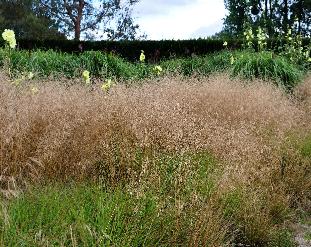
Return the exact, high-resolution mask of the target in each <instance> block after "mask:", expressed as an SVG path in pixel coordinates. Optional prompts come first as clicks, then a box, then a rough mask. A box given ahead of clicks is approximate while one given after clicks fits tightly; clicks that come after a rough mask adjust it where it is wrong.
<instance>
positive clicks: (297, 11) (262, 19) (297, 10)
mask: <svg viewBox="0 0 311 247" xmlns="http://www.w3.org/2000/svg"><path fill="white" fill-rule="evenodd" d="M225 7H226V9H227V10H228V12H229V13H228V15H227V16H226V18H225V21H224V29H223V31H222V32H221V33H219V34H218V36H228V35H229V36H236V37H239V36H240V37H241V36H242V34H243V31H244V28H245V24H248V25H250V26H251V27H252V28H253V31H255V30H257V29H258V27H262V28H263V29H266V30H267V34H268V36H269V37H276V36H279V35H280V36H285V35H286V33H287V30H288V28H289V27H291V28H292V29H293V32H294V33H295V34H300V35H302V36H303V37H308V36H310V31H311V29H310V28H311V25H310V19H311V18H310V17H311V14H310V13H311V11H310V10H311V4H310V1H307V0H292V1H289V0H282V1H273V0H250V1H247V0H243V1H237V0H225Z"/></svg>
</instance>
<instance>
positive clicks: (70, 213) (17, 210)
mask: <svg viewBox="0 0 311 247" xmlns="http://www.w3.org/2000/svg"><path fill="white" fill-rule="evenodd" d="M163 67H164V65H163ZM0 80H1V82H0V106H1V107H0V154H1V159H0V169H1V170H0V174H1V178H0V179H1V191H2V199H1V208H0V214H1V217H0V243H1V245H2V246H275V247H276V246H284V247H286V246H295V242H294V235H295V233H294V232H293V230H292V228H291V225H292V224H294V223H295V222H296V221H297V220H299V217H298V215H299V214H298V213H297V212H301V211H302V212H309V211H310V208H311V206H310V199H311V194H310V193H311V165H310V164H311V131H310V120H311V119H310V116H311V115H310V113H311V78H310V77H306V78H305V79H304V81H303V82H302V83H300V84H299V85H293V88H292V89H291V93H288V92H285V91H284V90H283V88H282V87H277V86H276V84H275V83H270V82H267V81H260V80H259V79H253V80H252V81H249V80H246V81H245V80H242V79H238V78H236V79H234V78H232V77H230V76H228V75H226V74H224V73H221V74H211V76H209V77H202V76H200V75H196V76H195V77H194V76H191V75H190V77H182V76H178V75H175V76H162V77H159V78H155V79H152V78H151V79H145V80H144V81H143V83H139V84H137V85H135V84H131V85H128V84H126V83H125V84H122V83H119V84H117V85H115V86H113V87H112V88H111V89H110V91H109V92H105V91H103V90H101V89H100V85H97V84H93V85H91V86H89V87H86V86H85V85H83V84H81V83H80V84H79V83H78V84H74V85H71V84H72V83H71V79H59V80H58V81H54V80H53V81H49V80H48V79H45V82H43V80H42V79H38V80H37V81H31V82H29V81H27V82H25V83H23V84H21V85H19V86H15V85H13V84H11V83H10V82H9V81H10V79H9V78H7V77H6V76H5V75H2V76H1V79H0ZM68 82H69V83H68ZM33 87H35V88H36V90H35V91H34V90H32V89H33Z"/></svg>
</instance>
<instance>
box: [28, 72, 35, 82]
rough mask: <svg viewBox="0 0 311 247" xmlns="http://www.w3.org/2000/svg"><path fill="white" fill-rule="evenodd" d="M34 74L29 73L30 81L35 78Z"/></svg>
mask: <svg viewBox="0 0 311 247" xmlns="http://www.w3.org/2000/svg"><path fill="white" fill-rule="evenodd" d="M34 76H35V75H34V73H32V72H29V73H28V80H32V79H33V78H34Z"/></svg>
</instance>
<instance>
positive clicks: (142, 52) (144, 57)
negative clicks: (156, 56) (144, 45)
mask: <svg viewBox="0 0 311 247" xmlns="http://www.w3.org/2000/svg"><path fill="white" fill-rule="evenodd" d="M145 59H146V56H145V54H144V51H143V50H141V53H140V56H139V61H141V62H142V63H143V62H145Z"/></svg>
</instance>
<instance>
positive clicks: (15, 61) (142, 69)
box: [0, 49, 310, 90]
mask: <svg viewBox="0 0 311 247" xmlns="http://www.w3.org/2000/svg"><path fill="white" fill-rule="evenodd" d="M147 60H148V58H147ZM304 61H305V63H303V64H301V65H297V64H295V63H294V62H292V61H290V59H289V58H287V57H286V56H283V55H280V54H275V53H273V52H268V51H265V52H254V51H249V50H241V51H229V50H224V51H222V52H218V53H215V54H210V55H206V56H193V57H188V58H171V59H168V60H163V61H159V62H158V64H152V63H148V62H139V60H138V61H137V62H134V63H132V62H128V61H126V60H125V59H123V58H121V57H118V56H117V55H114V54H111V53H110V54H108V53H105V52H100V51H87V52H83V53H81V54H69V53H61V52H57V51H53V50H48V51H41V50H35V51H25V50H6V49H0V66H5V67H6V69H7V71H9V74H10V76H11V77H12V78H15V79H18V78H22V77H23V76H24V77H25V75H26V77H27V74H28V73H29V72H32V73H33V74H34V75H35V76H36V77H37V78H54V79H55V78H59V77H63V76H65V77H67V78H71V79H72V78H81V77H82V71H84V70H87V71H89V72H90V75H91V78H92V81H93V82H94V81H96V80H106V79H114V80H118V81H122V82H125V81H127V83H129V82H134V83H137V81H141V80H145V79H150V78H156V77H159V76H167V75H171V76H172V75H178V76H179V75H182V76H184V77H193V76H210V75H211V74H213V73H215V72H218V73H220V72H224V71H227V72H228V71H229V73H230V74H231V76H232V77H240V78H244V79H248V80H253V79H262V80H266V81H274V83H275V84H276V85H278V86H281V87H284V88H286V89H288V90H290V89H292V88H294V86H295V85H296V84H297V83H299V82H301V80H302V78H303V75H304V74H305V72H306V70H307V68H308V66H309V65H308V62H307V60H304ZM309 64H310V63H309ZM155 65H157V66H160V67H162V68H163V71H162V72H161V73H159V74H158V73H156V71H155V70H154V67H155ZM81 81H82V80H81Z"/></svg>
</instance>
